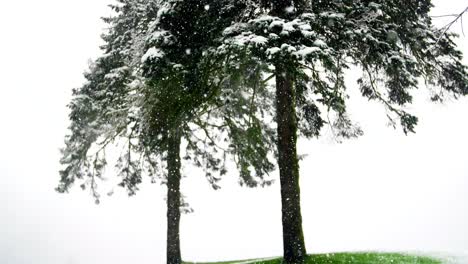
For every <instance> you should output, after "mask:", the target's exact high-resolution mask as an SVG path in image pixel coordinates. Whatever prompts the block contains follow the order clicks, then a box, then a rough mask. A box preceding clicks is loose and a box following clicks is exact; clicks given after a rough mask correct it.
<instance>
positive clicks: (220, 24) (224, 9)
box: [57, 0, 273, 264]
mask: <svg viewBox="0 0 468 264" xmlns="http://www.w3.org/2000/svg"><path fill="white" fill-rule="evenodd" d="M112 8H113V9H114V11H115V12H116V16H114V17H111V18H105V21H106V22H107V23H108V24H109V25H110V29H109V32H108V33H107V34H105V35H104V36H103V39H104V41H105V42H106V44H105V45H104V46H103V50H104V53H105V54H104V55H103V56H102V57H100V58H98V59H97V60H96V61H95V63H94V64H92V65H91V67H90V71H89V72H88V73H86V74H85V77H86V79H87V83H85V84H84V85H83V86H82V87H81V88H79V89H75V90H74V91H73V95H74V98H73V101H72V102H71V104H70V108H71V114H70V119H71V125H70V130H71V135H69V136H67V138H66V147H65V149H64V150H63V158H62V160H61V162H62V164H63V165H64V169H63V170H62V171H61V172H60V174H61V180H60V184H59V186H58V188H57V190H58V191H59V192H67V191H68V190H69V189H70V187H71V186H72V185H73V184H74V183H75V182H76V181H80V182H81V187H82V188H83V189H86V188H90V189H91V193H92V194H93V196H94V197H95V199H96V202H99V198H100V194H99V192H98V184H97V182H98V180H102V179H103V177H102V176H103V170H104V168H105V167H106V165H107V158H106V155H105V151H106V149H107V148H108V146H109V145H111V144H117V145H120V147H123V148H124V149H125V151H124V154H123V155H121V156H120V157H119V158H118V160H117V165H116V167H117V168H118V171H119V176H120V177H121V178H122V180H121V183H120V184H119V185H120V186H121V187H124V188H126V189H127V191H128V193H129V195H134V194H136V192H137V191H138V185H139V184H140V183H142V175H143V174H148V175H150V176H151V177H152V179H153V181H156V180H157V179H158V178H162V179H163V181H165V183H166V184H167V188H168V194H167V219H168V228H167V263H171V264H178V263H181V253H180V242H179V221H180V210H181V207H182V206H183V205H184V203H183V201H182V197H181V194H180V180H181V157H180V153H181V146H183V145H184V144H182V139H185V142H186V151H185V156H184V157H183V158H184V160H193V161H194V163H195V164H196V165H198V166H203V167H204V168H205V170H206V172H207V179H208V180H209V182H210V183H211V184H212V186H213V187H214V188H218V185H217V181H219V179H220V176H222V175H223V174H225V173H226V172H227V170H226V165H225V163H226V155H227V154H232V155H233V156H235V157H236V159H235V160H236V163H237V165H238V167H239V169H240V172H241V173H240V176H241V179H240V182H241V184H246V185H247V186H250V187H253V186H256V185H259V184H260V185H266V184H269V182H270V181H269V180H268V178H267V177H266V176H267V175H268V172H269V171H271V170H272V169H273V165H272V164H271V162H270V161H269V159H268V156H267V153H268V151H267V148H268V147H269V144H268V142H269V141H268V140H267V141H265V140H264V138H268V137H267V135H268V133H271V132H270V130H269V128H268V126H267V124H264V123H262V122H260V120H261V118H260V117H259V116H258V115H260V114H261V109H260V107H257V106H256V105H254V102H258V103H261V101H260V100H259V99H261V98H267V97H268V96H267V95H266V94H262V93H260V92H259V93H258V94H256V97H255V98H254V97H253V98H252V103H251V105H250V106H251V107H245V105H246V104H245V101H246V100H247V99H246V98H244V97H243V96H242V93H245V92H248V91H250V90H255V89H256V87H257V86H261V85H262V84H258V83H256V82H255V81H254V80H255V78H254V77H255V76H256V75H255V73H257V72H260V71H261V69H260V68H259V67H258V66H257V68H258V70H257V71H251V69H252V68H253V67H254V65H253V64H254V63H255V61H251V62H248V61H247V62H245V61H244V62H243V63H244V64H248V65H249V67H248V69H249V71H251V73H254V74H247V75H244V74H238V73H239V70H238V69H236V71H235V72H231V70H230V68H229V65H230V64H229V63H227V64H224V66H223V67H214V65H223V64H222V63H221V62H220V61H218V60H222V59H223V57H222V56H221V57H213V56H208V54H209V53H211V52H213V51H212V50H211V49H212V47H216V46H217V45H219V44H218V43H217V42H216V38H217V37H219V36H221V31H222V30H223V29H224V28H225V27H226V26H227V25H229V24H230V21H231V20H232V18H233V16H234V15H235V14H236V10H237V9H238V8H239V7H238V5H237V4H236V2H235V1H228V0H226V1H208V0H205V1H165V2H158V1H149V0H139V1H130V0H120V1H119V4H117V5H114V6H112ZM213 13H214V14H216V15H217V16H213ZM181 21H184V22H181ZM215 22H216V23H215ZM215 44H216V45H215ZM236 66H239V64H236ZM242 68H243V69H246V68H247V67H241V68H239V69H242ZM220 72H222V74H223V75H229V79H227V78H223V79H218V75H219V74H220ZM236 74H237V75H236ZM250 75H252V76H250ZM228 99H229V102H228ZM249 102H250V101H249ZM260 105H261V104H260ZM246 118H247V119H248V121H249V122H248V123H246V122H245V121H246ZM229 138H231V139H229ZM270 138H271V137H270ZM221 139H223V140H221ZM219 141H221V143H220V142H219ZM219 144H223V145H219ZM216 174H217V175H216Z"/></svg>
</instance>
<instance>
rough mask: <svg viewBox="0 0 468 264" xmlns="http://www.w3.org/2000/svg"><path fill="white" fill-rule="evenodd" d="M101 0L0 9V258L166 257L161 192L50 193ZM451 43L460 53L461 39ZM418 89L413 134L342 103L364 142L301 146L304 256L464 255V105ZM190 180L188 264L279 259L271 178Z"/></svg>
mask: <svg viewBox="0 0 468 264" xmlns="http://www.w3.org/2000/svg"><path fill="white" fill-rule="evenodd" d="M108 2H109V0H107V1H104V0H101V1H96V0H81V1H63V0H44V1H33V0H22V1H6V0H2V1H1V8H0V122H1V127H0V177H1V178H0V179H1V185H2V191H1V193H0V263H5V264H23V263H24V264H27V263H28V264H29V263H37V264H56V263H57V264H58V263H62V264H63V263H65V264H95V263H96V264H97V263H100V264H102V263H114V264H120V263H122V264H123V263H140V264H145V263H163V262H164V259H165V238H166V237H165V232H166V228H165V225H166V224H165V214H166V211H165V204H164V200H163V199H164V193H165V189H164V188H162V187H161V186H159V185H144V186H142V191H141V192H140V193H138V195H137V196H136V197H133V198H127V197H126V196H125V194H124V193H123V192H117V194H116V195H115V196H113V197H110V198H107V197H105V198H104V200H103V201H102V203H101V205H99V206H96V205H95V204H94V203H93V200H92V198H91V197H90V195H89V194H88V193H87V192H82V191H81V190H79V188H75V189H73V191H72V192H71V194H68V195H60V194H57V193H55V192H54V190H53V189H54V187H55V186H56V184H57V181H58V173H57V171H58V170H59V164H58V160H59V158H60V155H59V151H58V149H59V148H60V147H62V144H63V138H64V135H65V133H66V127H67V124H68V120H67V115H68V110H67V108H66V107H65V106H66V104H67V103H68V102H69V100H70V94H71V89H72V88H73V87H79V86H80V84H81V83H82V82H83V77H82V72H83V71H84V70H85V69H86V68H87V61H88V60H89V59H90V58H95V57H96V56H97V55H98V54H99V52H100V51H99V49H98V45H99V43H101V41H100V37H99V36H100V34H101V32H102V28H103V26H104V25H103V23H102V22H101V21H100V19H99V17H100V16H103V15H106V14H108V12H109V11H108V9H107V7H106V4H107V3H108ZM435 4H436V6H437V9H436V10H435V11H434V14H446V13H454V12H458V11H460V10H462V9H463V8H464V7H465V6H466V1H463V0H458V1H456V0H445V1H442V0H437V1H435ZM465 20H466V19H465ZM465 28H466V29H467V30H468V24H467V23H466V22H465ZM454 29H455V30H458V31H460V25H459V24H457V25H456V26H455V27H454ZM459 43H460V45H461V46H460V47H461V49H462V50H464V51H465V53H468V41H467V38H466V37H465V38H464V37H462V38H460V39H459ZM467 61H468V60H466V59H465V62H467ZM350 80H352V78H350ZM351 93H353V92H351ZM420 95H421V96H420V97H418V99H417V100H416V102H415V105H414V107H413V109H414V112H416V113H417V114H418V115H419V117H420V120H421V121H420V124H419V126H418V128H417V132H418V133H417V134H416V135H410V136H404V135H403V133H402V132H401V131H400V130H393V129H392V128H389V127H387V126H386V125H385V124H386V121H387V120H386V119H385V115H384V112H383V110H382V107H380V106H379V105H377V104H374V103H368V102H367V101H366V100H363V99H357V100H353V101H352V102H351V105H350V107H351V110H352V113H353V117H354V119H355V120H357V121H358V122H359V123H360V124H361V125H362V126H363V128H364V129H365V133H366V135H365V136H364V137H362V138H360V139H359V140H353V141H349V142H345V143H344V144H336V143H333V141H332V140H330V137H327V136H324V137H322V138H321V139H320V140H314V141H309V142H307V141H304V142H302V141H301V142H300V152H301V153H304V154H305V153H307V154H309V155H308V157H307V158H306V159H305V160H304V161H302V163H301V177H302V178H301V190H302V206H303V208H302V209H303V218H304V219H303V221H304V230H305V237H306V244H307V248H308V251H309V252H310V253H313V252H331V251H354V250H390V251H392V250H409V251H424V252H453V253H455V254H463V253H468V204H467V201H468V179H467V177H468V162H467V155H466V151H467V149H468V140H467V139H466V135H468V123H467V119H466V113H468V104H467V102H468V100H467V99H462V100H459V101H454V102H447V103H446V104H445V105H434V104H429V100H428V96H427V94H424V93H423V92H421V93H420ZM185 174H186V175H187V176H188V177H187V178H186V179H184V181H183V183H182V184H183V188H184V189H185V190H186V191H185V194H186V195H187V196H188V201H189V202H190V203H191V205H192V207H193V208H194V209H195V213H193V214H190V215H184V216H183V217H182V225H181V239H182V241H181V242H182V254H183V258H184V259H185V260H200V261H201V260H223V259H239V258H251V257H263V256H275V255H281V254H282V244H281V243H282V242H281V222H280V219H281V218H280V197H279V186H278V185H277V184H275V185H274V186H272V187H270V188H266V189H253V190H248V189H242V188H240V187H238V186H237V185H236V178H235V174H233V175H231V176H229V177H228V178H226V179H225V180H224V181H223V189H221V191H217V192H215V191H211V190H210V188H209V187H208V184H207V183H206V180H205V179H204V176H203V173H202V172H200V171H198V170H194V169H193V168H191V167H187V168H186V173H185ZM275 177H277V175H275Z"/></svg>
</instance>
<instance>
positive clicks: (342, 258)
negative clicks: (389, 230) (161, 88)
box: [186, 252, 445, 264]
mask: <svg viewBox="0 0 468 264" xmlns="http://www.w3.org/2000/svg"><path fill="white" fill-rule="evenodd" d="M306 263H307V264H344V263H347V264H387V263H388V264H443V263H445V262H444V261H443V260H441V259H437V258H431V257H425V256H415V255H407V254H400V253H374V252H363V253H335V254H317V255H309V256H308V257H307V261H306ZM186 264H281V258H268V259H257V260H239V261H227V262H213V263H199V262H186Z"/></svg>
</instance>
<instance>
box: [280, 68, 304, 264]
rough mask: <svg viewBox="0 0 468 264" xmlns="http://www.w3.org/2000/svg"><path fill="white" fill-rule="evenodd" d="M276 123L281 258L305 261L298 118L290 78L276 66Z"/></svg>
mask: <svg viewBox="0 0 468 264" xmlns="http://www.w3.org/2000/svg"><path fill="white" fill-rule="evenodd" d="M275 66H276V122H277V124H278V128H277V129H278V131H277V132H278V139H277V147H278V153H279V157H278V166H279V171H280V184H281V204H282V222H283V250H284V261H285V262H286V263H288V264H301V263H304V259H305V256H306V249H305V243H304V234H303V231H302V216H301V200H300V188H299V161H298V158H297V151H296V141H297V120H296V118H297V117H296V111H295V91H294V84H293V78H292V76H291V74H290V73H289V72H288V70H287V69H286V68H285V67H284V66H283V65H281V64H280V63H277V64H276V65H275Z"/></svg>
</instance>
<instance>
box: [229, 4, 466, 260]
mask: <svg viewBox="0 0 468 264" xmlns="http://www.w3.org/2000/svg"><path fill="white" fill-rule="evenodd" d="M244 2H245V3H246V5H245V9H244V11H243V16H241V17H240V18H239V21H238V22H237V23H235V24H233V25H231V26H230V27H228V28H227V29H226V30H225V31H224V35H225V40H224V43H223V45H222V46H221V47H220V50H222V51H224V50H229V49H234V50H238V51H239V53H241V51H244V52H245V51H246V50H248V52H251V53H252V54H255V56H256V57H257V58H259V59H260V60H262V62H264V63H267V64H269V65H270V66H272V67H271V68H273V69H274V70H272V72H273V73H274V75H275V79H276V88H275V89H276V103H275V106H274V107H275V108H276V123H277V142H276V143H277V151H278V156H277V158H278V165H279V171H280V184H281V201H282V223H283V246H284V261H285V262H286V263H295V264H296V263H303V262H304V258H305V255H306V249H305V243H304V237H303V231H302V220H301V209H300V188H299V163H298V158H297V152H296V140H297V136H298V133H300V135H303V136H305V137H307V138H311V137H315V136H319V135H320V131H321V129H322V127H323V126H324V125H325V124H329V125H330V126H332V127H334V130H335V131H336V134H337V136H339V137H342V138H350V137H356V136H359V135H361V134H362V131H361V129H360V128H359V127H357V126H355V125H354V124H353V123H352V121H351V120H350V118H349V117H348V114H347V111H346V101H347V99H348V95H347V94H346V84H345V82H344V74H345V72H346V70H347V69H349V68H351V67H355V68H358V69H361V70H362V73H363V76H362V78H360V79H359V81H358V85H359V87H360V90H361V92H362V95H363V96H365V97H367V98H368V99H369V100H376V101H379V102H381V103H382V104H383V105H384V106H385V108H386V109H387V110H388V117H389V118H390V121H391V122H392V123H393V124H395V125H397V123H399V124H400V125H401V127H402V128H403V131H404V132H405V133H409V132H415V126H416V124H417V121H418V119H417V117H416V116H414V115H412V114H410V113H409V112H407V111H406V109H405V106H407V105H409V104H410V103H411V102H412V99H413V97H412V95H411V93H410V91H411V90H412V89H416V88H418V86H419V83H420V81H421V80H424V82H425V84H426V86H427V87H429V88H430V89H431V90H432V91H433V97H432V99H433V100H443V99H444V98H446V97H455V98H457V97H458V96H460V95H466V94H467V93H468V80H467V74H466V72H467V71H466V69H467V68H466V66H464V65H463V64H462V63H461V59H462V54H461V53H460V52H459V51H458V50H456V47H455V44H454V42H453V37H454V34H451V33H448V32H445V31H443V30H438V29H436V28H434V27H433V25H432V22H431V17H430V16H429V11H430V8H431V7H432V4H431V1H429V0H425V1H413V0H411V1H402V0H390V1H383V0H375V1H364V0H360V1H351V0H345V1H305V0H285V1H282V0H259V1H250V0H245V1H244ZM328 115H331V116H332V117H334V118H333V121H328V118H326V116H328Z"/></svg>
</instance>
